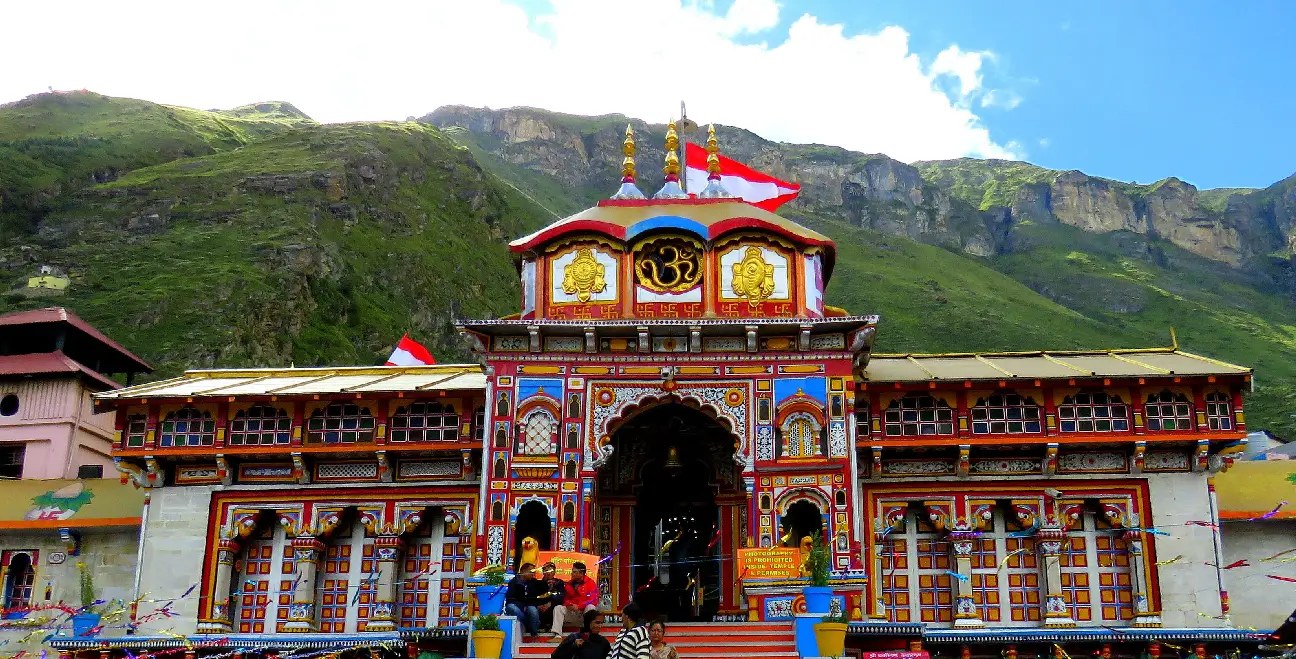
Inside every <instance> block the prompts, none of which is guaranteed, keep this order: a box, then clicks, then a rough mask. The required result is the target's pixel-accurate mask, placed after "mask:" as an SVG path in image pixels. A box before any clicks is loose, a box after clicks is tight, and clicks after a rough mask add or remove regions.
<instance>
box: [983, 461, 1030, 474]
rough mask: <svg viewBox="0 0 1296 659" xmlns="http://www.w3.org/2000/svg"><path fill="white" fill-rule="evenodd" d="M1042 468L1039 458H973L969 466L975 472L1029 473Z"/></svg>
mask: <svg viewBox="0 0 1296 659" xmlns="http://www.w3.org/2000/svg"><path fill="white" fill-rule="evenodd" d="M1039 470H1040V461H1039V460H1022V459H1006V460H973V461H972V464H971V466H970V468H969V471H971V472H972V473H974V474H1028V473H1034V472H1038V471H1039Z"/></svg>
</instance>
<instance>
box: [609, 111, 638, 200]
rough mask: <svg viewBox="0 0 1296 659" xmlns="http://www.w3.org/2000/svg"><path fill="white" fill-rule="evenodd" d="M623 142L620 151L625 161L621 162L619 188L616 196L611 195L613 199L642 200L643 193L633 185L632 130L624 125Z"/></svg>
mask: <svg viewBox="0 0 1296 659" xmlns="http://www.w3.org/2000/svg"><path fill="white" fill-rule="evenodd" d="M625 135H626V136H625V142H622V143H621V151H622V152H624V153H625V160H623V161H621V187H620V188H617V191H616V194H614V195H612V198H613V199H643V198H644V193H643V192H641V191H640V190H639V187H638V186H636V185H635V161H634V154H635V141H634V128H632V127H631V126H630V124H626V133H625Z"/></svg>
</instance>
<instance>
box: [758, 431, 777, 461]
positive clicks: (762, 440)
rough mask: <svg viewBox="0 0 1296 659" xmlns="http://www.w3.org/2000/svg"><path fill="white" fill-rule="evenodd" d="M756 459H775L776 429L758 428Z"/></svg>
mask: <svg viewBox="0 0 1296 659" xmlns="http://www.w3.org/2000/svg"><path fill="white" fill-rule="evenodd" d="M756 459H757V460H773V459H774V429H773V428H771V427H770V426H760V427H758V428H756Z"/></svg>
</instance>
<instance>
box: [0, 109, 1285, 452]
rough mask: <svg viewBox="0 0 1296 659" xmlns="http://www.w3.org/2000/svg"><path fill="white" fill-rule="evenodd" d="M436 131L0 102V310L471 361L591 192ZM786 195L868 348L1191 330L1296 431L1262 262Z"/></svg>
mask: <svg viewBox="0 0 1296 659" xmlns="http://www.w3.org/2000/svg"><path fill="white" fill-rule="evenodd" d="M591 121H594V120H591ZM617 121H621V120H620V119H619V118H618V119H617ZM449 133H450V134H447V133H444V132H441V131H438V130H437V129H435V128H433V127H430V126H428V125H424V124H417V123H404V122H400V123H360V124H342V125H327V126H323V125H319V124H316V123H315V122H313V121H311V120H310V119H309V118H307V117H305V115H302V114H301V113H300V112H299V111H297V110H296V109H295V108H293V107H292V106H291V105H288V104H284V103H261V104H257V105H253V106H245V107H243V108H237V109H234V110H229V111H198V110H190V109H186V108H172V107H168V106H161V105H156V104H152V103H147V102H143V101H132V100H127V99H113V98H106V97H102V96H98V95H93V94H71V95H41V96H38V97H34V98H33V99H29V100H27V101H23V102H20V103H17V104H11V105H8V106H4V107H0V155H4V154H8V155H9V156H10V157H0V192H2V193H3V195H4V204H5V205H4V206H3V207H2V208H0V219H3V220H4V224H3V226H4V227H5V229H4V234H3V235H2V236H0V272H3V273H5V275H6V276H7V277H8V280H9V282H10V283H9V287H10V291H9V293H8V295H6V296H4V297H3V298H0V311H8V310H13V309H19V308H32V307H37V306H47V305H49V304H63V305H66V306H68V307H70V308H72V309H73V310H75V311H76V312H77V313H79V314H81V315H82V316H84V317H85V318H86V319H87V320H89V321H90V322H91V323H94V324H96V325H98V326H99V327H101V328H102V329H103V330H104V331H105V332H107V333H108V334H109V335H111V336H113V337H114V338H117V339H118V340H120V341H121V342H122V343H124V344H125V345H126V346H127V347H129V348H130V349H131V350H133V351H136V352H137V353H139V354H141V355H142V356H144V357H145V358H146V359H149V360H151V361H152V362H153V363H154V364H155V365H156V366H158V367H159V375H170V374H174V373H176V372H178V371H179V370H181V369H183V368H187V367H198V366H223V367H233V366H248V365H287V364H290V363H296V364H297V365H303V366H304V365H317V364H319V365H323V364H333V365H344V364H370V363H378V362H380V361H381V360H382V359H383V358H384V357H385V356H386V354H387V352H388V351H389V350H390V349H391V346H392V344H394V343H395V341H396V340H397V339H398V338H399V337H400V335H401V334H402V333H404V332H406V331H409V332H410V333H411V334H413V335H414V336H416V337H418V339H419V340H420V341H423V342H424V343H425V344H427V345H428V346H429V348H431V349H432V350H433V352H435V353H436V354H437V355H438V356H439V357H441V358H442V359H457V358H464V357H466V356H467V355H466V354H465V353H464V350H463V346H462V344H460V343H459V341H458V340H457V337H456V336H455V333H454V331H453V320H454V319H455V318H461V317H488V316H497V315H504V314H509V313H513V312H515V311H516V310H517V306H518V293H519V291H518V283H517V275H516V271H515V270H514V268H513V265H512V263H511V259H510V258H509V256H508V253H507V249H506V243H507V241H508V240H509V239H512V238H514V237H517V236H519V235H523V234H525V233H528V232H530V231H532V230H534V229H536V228H538V227H539V226H541V225H543V224H545V223H547V222H549V221H551V220H552V219H553V218H555V217H557V216H561V215H565V214H567V213H570V212H572V211H575V210H578V209H579V208H582V207H583V206H584V205H585V203H586V201H585V199H584V197H586V196H588V195H590V194H593V193H592V192H590V190H586V189H584V188H582V189H580V190H576V189H572V188H570V187H568V186H564V185H563V184H562V183H560V182H559V181H557V180H556V179H554V178H552V177H550V176H548V175H546V174H544V173H543V172H541V171H537V170H535V169H532V168H528V167H523V166H519V165H515V164H511V163H509V162H506V161H505V160H503V159H501V158H498V157H497V156H495V155H493V153H492V149H491V145H488V144H480V143H478V142H477V141H475V140H473V139H467V137H468V136H466V135H464V134H459V133H456V132H455V130H451V131H449ZM452 137H454V138H457V139H458V140H459V141H461V142H463V143H464V145H463V146H461V145H459V144H457V143H456V141H455V140H452V139H451V138H452ZM807 148H808V147H807ZM6 150H7V151H6ZM825 153H826V154H828V155H831V154H833V153H836V152H835V151H832V150H831V149H827V148H825ZM15 154H17V155H15ZM612 156H613V157H614V158H615V157H616V156H617V154H615V153H613V154H612ZM825 157H827V156H825ZM977 162H978V161H969V164H968V165H967V166H966V167H964V168H963V170H962V171H956V172H952V173H949V176H950V177H951V181H950V182H949V183H948V187H950V188H951V189H958V190H961V191H959V192H957V193H955V197H956V199H958V200H959V203H965V202H964V201H963V197H962V196H960V195H965V196H966V197H967V198H968V199H969V200H972V201H975V202H976V204H975V205H977V206H981V205H983V204H989V205H991V206H993V205H996V204H998V203H999V201H998V200H999V199H1000V198H1001V197H1003V196H1004V195H1006V194H1007V193H1004V192H1001V191H1002V190H1006V189H1010V188H1011V186H1012V185H1019V184H1021V182H1031V181H1036V180H1041V179H1042V177H1045V176H1051V175H1052V174H1053V173H1051V172H1050V171H1049V170H1040V169H1039V168H1033V167H1032V166H1030V165H1024V164H1021V163H1007V164H1004V165H1002V166H999V167H1001V170H995V171H998V173H995V171H990V170H993V169H994V168H987V167H982V166H981V165H977V164H976V163H977ZM987 171H989V172H990V173H989V174H987V173H986V172H987ZM994 181H1000V183H994ZM958 186H962V187H961V188H959V187H958ZM998 186H1005V187H998ZM603 187H604V188H607V190H610V189H612V188H613V187H615V186H614V185H612V184H611V183H609V184H608V185H605V186H603ZM591 189H592V188H591ZM600 190H602V188H600ZM607 190H602V191H601V192H599V193H598V194H599V196H601V195H602V194H606V192H607ZM978 194H979V195H980V196H977V195H978ZM1005 198H1006V197H1005ZM972 201H967V202H966V203H969V204H971V203H972ZM879 212H880V211H879ZM788 214H789V216H791V217H794V218H796V219H798V220H800V221H803V222H804V223H806V224H807V225H808V226H811V227H812V228H814V229H816V230H819V231H821V232H824V233H826V234H827V235H829V236H832V237H833V238H834V239H835V240H837V241H838V253H839V257H838V264H837V268H836V272H835V274H834V277H833V280H832V283H831V285H830V287H829V289H828V301H829V302H830V303H831V304H835V305H838V306H843V307H846V308H848V309H850V310H851V311H854V312H859V313H877V314H880V315H881V318H882V320H881V328H880V333H879V337H878V345H877V349H878V350H879V351H887V352H910V351H913V352H928V351H956V350H957V351H962V350H1027V349H1041V348H1054V349H1065V348H1095V347H1137V346H1149V345H1166V344H1167V343H1168V342H1169V328H1170V327H1171V326H1174V327H1175V328H1177V329H1178V330H1179V338H1180V341H1181V344H1182V345H1183V347H1184V348H1185V349H1188V350H1193V351H1196V352H1200V353H1203V354H1207V355H1210V356H1212V357H1216V358H1220V359H1225V360H1229V361H1234V362H1238V363H1243V364H1249V365H1254V366H1256V368H1257V370H1258V387H1257V391H1256V393H1255V394H1254V395H1253V396H1252V397H1251V402H1250V407H1249V409H1250V411H1251V416H1250V421H1251V423H1252V425H1253V427H1270V428H1274V429H1276V430H1279V431H1282V432H1287V433H1288V434H1296V432H1294V431H1296V428H1293V427H1292V426H1293V424H1294V423H1296V419H1292V418H1290V417H1289V416H1288V415H1289V414H1290V411H1291V410H1294V409H1296V388H1294V387H1293V384H1292V383H1293V382H1296V327H1293V318H1296V314H1293V312H1292V305H1291V302H1290V301H1289V300H1286V299H1285V298H1283V297H1282V296H1281V295H1279V294H1277V293H1276V292H1274V291H1269V290H1266V289H1265V280H1264V278H1263V277H1257V276H1255V275H1253V274H1252V275H1248V274H1243V273H1241V272H1238V271H1233V270H1231V269H1229V268H1227V267H1226V266H1223V265H1220V264H1218V263H1215V262H1211V261H1207V260H1206V259H1203V258H1201V257H1197V256H1194V255H1192V254H1189V253H1186V252H1184V251H1182V250H1178V249H1176V248H1173V247H1171V246H1168V245H1166V244H1164V243H1160V242H1156V241H1149V240H1148V239H1147V238H1146V237H1142V236H1134V235H1126V234H1107V235H1094V234H1087V233H1084V232H1082V231H1079V230H1076V229H1072V228H1070V227H1066V226H1058V225H1046V226H1045V225H1041V226H1034V225H1026V226H1020V227H1017V228H1016V229H1015V231H1016V233H1015V237H1014V239H1013V248H1012V250H1011V251H1010V252H1008V253H1006V254H1004V255H1002V256H996V257H988V258H975V257H969V256H966V255H963V254H959V253H955V252H952V251H947V250H946V249H942V248H939V247H934V246H931V245H925V244H921V243H918V242H914V241H912V240H909V239H907V238H904V237H898V236H895V235H892V234H889V233H887V234H884V233H879V232H876V231H871V230H866V229H861V228H859V227H858V226H856V225H854V224H852V223H851V222H850V221H849V218H842V217H840V216H837V215H833V214H828V213H819V212H816V211H815V210H814V209H809V210H805V209H803V210H801V211H789V213H788ZM40 265H52V266H56V267H58V268H60V269H62V270H64V271H66V272H67V273H68V274H69V275H70V277H71V280H72V284H71V287H70V289H69V291H68V292H67V294H66V295H64V296H61V297H57V298H53V299H48V298H31V296H30V294H29V292H27V291H24V289H23V288H22V284H23V283H24V282H25V281H26V277H27V276H29V275H30V274H32V273H33V271H34V270H35V269H36V268H38V267H39V266H40Z"/></svg>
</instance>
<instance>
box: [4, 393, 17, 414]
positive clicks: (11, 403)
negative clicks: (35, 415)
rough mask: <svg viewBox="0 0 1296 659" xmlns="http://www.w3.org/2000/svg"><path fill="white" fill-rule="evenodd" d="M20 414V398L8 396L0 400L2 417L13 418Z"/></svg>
mask: <svg viewBox="0 0 1296 659" xmlns="http://www.w3.org/2000/svg"><path fill="white" fill-rule="evenodd" d="M17 413H18V397H17V396H15V395H13V394H8V395H6V396H5V397H4V398H0V416H13V415H15V414H17Z"/></svg>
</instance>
